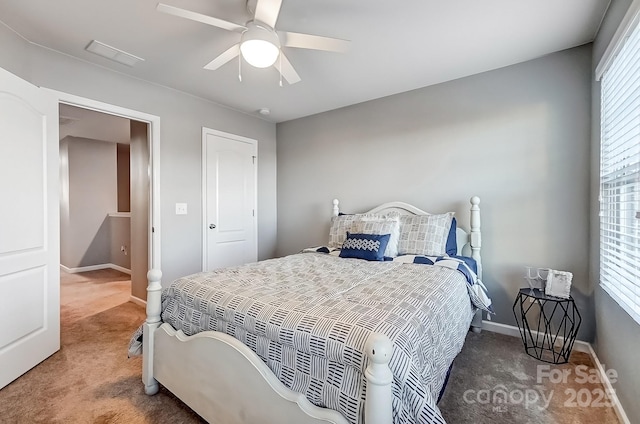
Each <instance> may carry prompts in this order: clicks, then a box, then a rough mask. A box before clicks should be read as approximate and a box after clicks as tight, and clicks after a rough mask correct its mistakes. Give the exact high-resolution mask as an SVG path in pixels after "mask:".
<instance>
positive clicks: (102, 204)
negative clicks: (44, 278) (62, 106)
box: [60, 137, 117, 268]
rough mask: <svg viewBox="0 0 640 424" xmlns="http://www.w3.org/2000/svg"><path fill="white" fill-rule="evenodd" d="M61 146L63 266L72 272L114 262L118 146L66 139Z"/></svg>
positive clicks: (72, 138) (79, 139) (94, 141)
mask: <svg viewBox="0 0 640 424" xmlns="http://www.w3.org/2000/svg"><path fill="white" fill-rule="evenodd" d="M61 144H62V145H63V146H64V147H63V148H62V149H61V153H62V155H63V156H62V157H63V161H62V162H63V165H64V166H63V167H62V171H61V172H62V173H66V174H67V175H68V176H65V177H63V179H62V182H63V185H62V187H61V188H62V190H61V193H62V195H61V197H60V209H61V216H62V217H63V218H61V222H60V263H61V264H62V265H64V266H66V267H68V268H77V267H84V266H91V265H102V264H107V263H109V262H110V261H111V235H110V228H109V219H108V217H107V215H108V214H109V213H112V212H115V211H116V208H117V200H116V199H117V188H116V145H115V143H109V142H105V141H98V140H89V139H85V138H76V137H65V138H64V139H63V140H62V141H61Z"/></svg>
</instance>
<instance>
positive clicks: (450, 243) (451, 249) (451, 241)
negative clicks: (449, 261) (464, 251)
mask: <svg viewBox="0 0 640 424" xmlns="http://www.w3.org/2000/svg"><path fill="white" fill-rule="evenodd" d="M456 228H457V223H456V219H455V218H453V219H452V220H451V228H450V229H449V235H448V236H447V246H446V247H445V252H447V255H449V256H455V255H457V254H458V241H457V240H456Z"/></svg>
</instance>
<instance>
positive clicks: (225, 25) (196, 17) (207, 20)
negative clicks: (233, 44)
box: [156, 3, 247, 32]
mask: <svg viewBox="0 0 640 424" xmlns="http://www.w3.org/2000/svg"><path fill="white" fill-rule="evenodd" d="M156 10H157V11H158V12H162V13H167V14H169V15H174V16H179V17H181V18H186V19H191V20H192V21H196V22H202V23H203V24H207V25H213V26H214V27H218V28H222V29H226V30H227V31H236V32H242V31H244V30H245V29H247V28H246V27H245V26H244V25H238V24H234V23H233V22H229V21H225V20H222V19H218V18H214V17H213V16H207V15H203V14H201V13H197V12H192V11H190V10H185V9H180V8H179V7H175V6H170V5H168V4H164V3H158V6H157V7H156Z"/></svg>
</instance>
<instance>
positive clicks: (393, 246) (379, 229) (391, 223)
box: [351, 215, 400, 258]
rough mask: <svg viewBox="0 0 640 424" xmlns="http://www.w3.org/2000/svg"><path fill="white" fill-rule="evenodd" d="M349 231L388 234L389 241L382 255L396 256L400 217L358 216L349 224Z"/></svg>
mask: <svg viewBox="0 0 640 424" xmlns="http://www.w3.org/2000/svg"><path fill="white" fill-rule="evenodd" d="M351 232H352V233H356V234H376V235H383V234H390V235H391V237H390V238H389V243H387V248H386V250H385V251H384V256H389V257H391V258H395V257H396V256H398V240H399V239H400V217H399V216H397V215H396V216H389V217H379V216H359V217H357V218H356V219H355V220H354V221H353V223H352V224H351Z"/></svg>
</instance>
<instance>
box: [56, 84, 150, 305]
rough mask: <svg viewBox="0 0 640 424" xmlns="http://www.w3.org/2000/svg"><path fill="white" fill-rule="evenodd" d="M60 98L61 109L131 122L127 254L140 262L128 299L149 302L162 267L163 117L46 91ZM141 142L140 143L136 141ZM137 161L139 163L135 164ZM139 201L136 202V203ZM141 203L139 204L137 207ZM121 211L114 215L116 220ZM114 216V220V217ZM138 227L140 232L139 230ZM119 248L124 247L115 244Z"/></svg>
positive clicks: (135, 265) (135, 267) (134, 267)
mask: <svg viewBox="0 0 640 424" xmlns="http://www.w3.org/2000/svg"><path fill="white" fill-rule="evenodd" d="M46 91H48V92H50V93H52V94H53V95H54V96H55V97H57V99H58V103H59V105H61V106H63V105H64V106H73V107H77V108H80V109H85V110H89V111H92V112H99V113H102V114H105V115H107V116H109V117H119V118H124V119H125V120H128V121H129V122H130V136H131V143H130V154H131V158H132V159H131V175H130V178H131V182H132V184H131V186H130V190H131V203H130V207H131V217H130V219H131V229H132V232H131V243H130V246H129V249H127V253H128V254H129V255H132V256H133V257H135V253H133V251H136V252H142V253H138V256H140V258H139V259H140V260H137V261H135V260H134V261H132V262H131V274H132V277H131V295H130V298H129V300H131V301H133V302H134V303H138V304H142V305H144V304H145V303H146V287H147V278H146V274H147V271H148V270H149V269H161V268H160V257H161V255H160V195H159V192H160V187H159V174H160V166H159V162H160V160H159V159H160V151H159V150H160V149H159V147H160V118H159V117H157V116H154V115H149V114H146V113H143V112H138V111H135V110H131V109H126V108H122V107H119V106H115V105H110V104H107V103H102V102H97V101H94V100H91V99H86V98H83V97H79V96H75V95H71V94H67V93H62V92H58V91H54V90H46ZM136 140H138V142H136ZM134 162H136V163H135V164H134ZM136 199H137V200H136ZM136 203H139V205H136ZM118 214H119V212H115V215H116V216H115V217H117V218H121V216H117V215H118ZM115 217H114V218H115ZM136 228H137V230H136ZM116 247H118V248H120V247H122V245H120V244H116ZM115 269H117V267H115Z"/></svg>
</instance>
